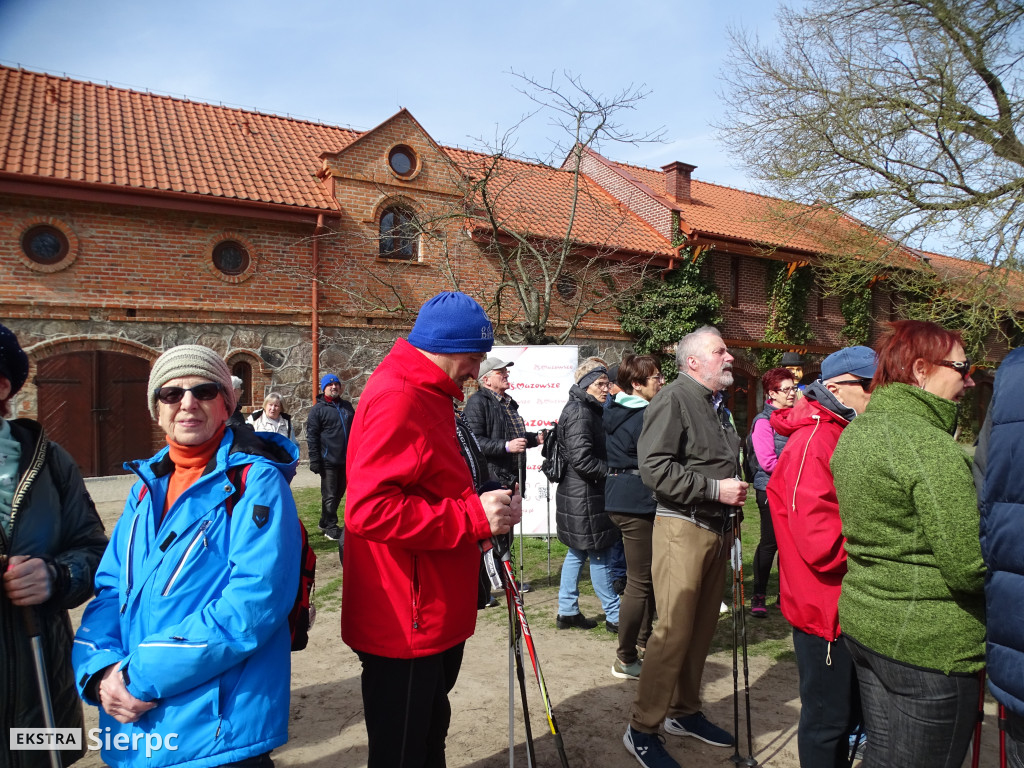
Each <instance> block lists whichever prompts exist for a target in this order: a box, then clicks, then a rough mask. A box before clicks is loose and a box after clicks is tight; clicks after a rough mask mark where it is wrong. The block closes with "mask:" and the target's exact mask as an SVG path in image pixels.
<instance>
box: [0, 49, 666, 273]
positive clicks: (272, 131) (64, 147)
mask: <svg viewBox="0 0 1024 768" xmlns="http://www.w3.org/2000/svg"><path fill="white" fill-rule="evenodd" d="M362 135H364V134H361V133H359V132H356V131H352V130H349V129H345V128H338V127H334V126H329V125H322V124H317V123H311V122H307V121H302V120H295V119H290V118H284V117H279V116H276V115H267V114H262V113H259V112H249V111H245V110H241V109H232V108H227V107H222V106H216V105H211V104H204V103H199V102H192V101H186V100H182V99H175V98H170V97H167V96H157V95H153V94H149V93H141V92H138V91H130V90H125V89H121V88H113V87H110V86H107V85H98V84H95V83H89V82H83V81H78V80H70V79H68V78H63V77H56V76H53V75H46V74H40V73H36V72H29V71H25V70H21V69H12V68H9V67H0V173H6V174H15V175H19V176H29V177H45V178H49V179H54V180H60V181H72V182H85V183H89V184H97V185H112V186H115V187H121V188H129V189H132V188H137V189H144V190H152V191H158V192H177V193H186V194H195V195H202V196H212V197H218V198H225V199H231V200H242V201H256V202H261V203H276V204H282V205H289V206H296V207H300V208H312V209H315V210H337V209H338V205H337V202H336V201H335V200H334V199H332V198H331V196H330V195H329V193H328V187H327V185H325V184H323V183H322V182H321V181H320V180H319V179H318V176H317V174H318V172H319V171H320V170H321V169H322V161H321V159H320V156H321V155H322V154H325V153H337V152H339V151H341V150H343V149H345V148H346V147H347V146H349V145H350V144H352V143H354V142H355V141H356V140H357V139H359V138H360V137H361V136H362ZM442 149H443V151H445V152H448V153H449V155H450V156H451V157H452V159H453V160H454V161H455V162H456V163H458V164H460V165H462V166H464V167H465V168H467V169H470V170H472V169H479V168H480V167H481V166H482V164H483V162H484V160H485V159H486V156H485V155H479V154H477V153H473V152H468V151H465V150H460V149H448V148H442ZM501 162H502V168H503V177H502V183H503V184H506V185H507V186H506V188H505V189H504V191H503V194H502V195H501V201H502V205H503V211H504V216H505V220H506V221H508V222H509V223H510V224H512V225H515V226H517V227H520V228H525V229H526V230H528V231H529V232H531V233H533V234H536V235H537V236H538V237H561V236H562V235H563V234H564V232H565V229H566V227H567V222H568V216H569V210H568V208H569V202H570V199H571V196H570V195H569V187H570V184H571V177H570V176H569V175H568V174H566V173H564V172H562V171H559V170H557V169H553V168H547V167H543V166H539V165H531V164H529V163H522V162H518V161H514V160H502V161H501ZM579 199H580V206H579V210H578V211H577V212H576V222H575V225H574V228H573V231H574V233H575V234H576V237H577V239H578V241H579V242H580V244H581V245H589V246H595V247H599V248H612V249H615V250H630V251H640V252H650V253H655V254H658V255H672V254H673V253H674V250H673V249H672V247H671V244H670V243H669V242H668V241H667V240H666V239H665V238H664V237H662V236H661V235H660V234H658V232H656V231H655V230H654V229H652V228H651V227H650V226H649V225H648V224H647V223H646V222H644V221H643V220H641V219H640V218H639V217H637V216H636V215H634V214H632V213H630V212H628V211H626V210H625V209H623V208H622V207H621V206H620V205H619V204H618V202H617V201H615V200H614V199H613V198H612V197H610V196H609V195H608V194H607V193H606V192H604V190H602V189H600V187H598V186H597V185H596V184H594V183H593V182H592V181H591V180H589V179H584V183H583V193H582V194H581V195H580V198H579Z"/></svg>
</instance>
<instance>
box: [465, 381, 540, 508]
mask: <svg viewBox="0 0 1024 768" xmlns="http://www.w3.org/2000/svg"><path fill="white" fill-rule="evenodd" d="M509 399H510V400H512V398H511V397H510V398H509ZM512 409H513V410H514V411H517V412H518V411H519V403H517V402H516V401H515V400H512ZM462 416H463V418H465V420H466V424H468V425H469V428H470V429H471V430H473V434H474V435H475V436H476V439H477V442H478V443H479V444H480V448H481V450H482V451H483V452H484V456H486V457H487V463H488V465H490V470H491V477H493V478H494V479H495V480H497V481H498V482H500V483H502V484H503V485H507V486H509V487H510V488H511V487H512V483H514V482H515V481H516V479H517V478H518V476H519V470H518V462H519V456H524V455H525V454H519V453H507V452H506V451H505V443H506V442H507V441H508V440H509V435H508V434H506V432H505V407H504V406H503V405H502V404H501V401H500V400H498V396H497V395H496V394H494V393H493V392H491V391H490V390H489V389H487V388H486V387H481V388H480V389H479V390H477V391H476V392H475V393H474V394H473V395H472V396H471V397H470V398H469V400H467V401H466V407H465V408H464V409H463V410H462ZM525 437H526V447H527V448H534V447H536V446H537V444H538V443H537V433H536V432H527V433H526V435H525Z"/></svg>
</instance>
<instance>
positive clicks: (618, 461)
mask: <svg viewBox="0 0 1024 768" xmlns="http://www.w3.org/2000/svg"><path fill="white" fill-rule="evenodd" d="M635 400H641V398H639V397H637V398H635ZM646 405H647V404H646V403H644V404H643V406H641V407H638V408H630V407H629V406H626V405H622V404H621V403H620V402H618V401H614V402H612V404H611V405H609V406H608V407H607V408H605V409H604V431H605V435H606V440H607V446H608V470H609V473H610V474H609V475H608V482H607V483H606V484H605V489H604V506H605V509H607V510H608V511H609V512H615V513H617V514H620V515H651V516H653V515H654V511H655V509H656V508H657V503H656V502H655V501H654V494H653V493H652V492H651V489H650V488H648V487H647V486H646V485H644V481H643V480H641V479H640V464H639V462H638V461H637V456H636V443H637V441H638V440H639V439H640V431H641V430H642V429H643V428H644V413H645V412H646V411H647V408H646Z"/></svg>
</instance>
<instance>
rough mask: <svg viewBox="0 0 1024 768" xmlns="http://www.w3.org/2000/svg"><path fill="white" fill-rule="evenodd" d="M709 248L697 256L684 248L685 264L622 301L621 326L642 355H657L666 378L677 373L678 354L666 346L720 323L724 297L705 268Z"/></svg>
mask: <svg viewBox="0 0 1024 768" xmlns="http://www.w3.org/2000/svg"><path fill="white" fill-rule="evenodd" d="M708 253H709V251H703V252H702V253H700V255H698V256H697V257H696V258H694V257H693V253H692V250H691V249H689V248H684V249H683V250H682V251H681V252H680V257H681V262H682V263H681V264H680V265H679V267H678V268H677V269H675V270H673V271H672V272H670V273H669V274H667V275H665V278H664V279H663V280H647V281H645V282H644V284H643V285H642V286H641V288H640V289H639V290H638V291H636V292H635V293H633V294H632V295H630V296H628V297H626V298H625V299H623V300H622V301H620V302H619V303H618V305H617V308H618V310H619V327H621V328H622V331H623V333H627V334H629V335H630V336H631V337H632V338H633V340H634V345H633V346H634V348H635V349H636V351H637V353H638V354H641V355H655V356H656V357H658V359H659V360H660V361H661V370H662V373H664V374H665V378H666V379H669V380H671V379H674V378H675V376H676V360H675V357H674V356H673V355H671V354H669V353H666V352H665V350H666V349H668V348H671V347H672V345H673V344H675V343H676V342H678V341H679V339H680V338H682V337H683V336H684V335H686V334H687V333H690V332H691V331H695V330H696V329H697V328H700V327H701V326H702V325H718V324H720V323H721V322H722V314H721V312H720V309H721V306H722V299H721V297H720V296H719V295H718V290H717V288H716V287H715V284H714V283H713V282H711V281H710V280H708V279H707V278H706V277H704V275H703V274H702V272H701V265H702V264H703V263H704V261H705V259H706V258H707V255H708Z"/></svg>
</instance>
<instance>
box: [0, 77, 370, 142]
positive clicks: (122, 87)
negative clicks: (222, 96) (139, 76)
mask: <svg viewBox="0 0 1024 768" xmlns="http://www.w3.org/2000/svg"><path fill="white" fill-rule="evenodd" d="M0 69H6V70H9V71H11V72H18V73H21V74H25V75H35V76H37V77H45V78H55V79H57V80H64V81H67V82H74V83H80V84H82V85H88V86H92V87H93V88H103V89H106V90H108V91H120V92H122V93H135V94H138V95H140V96H149V97H151V98H154V99H167V100H170V101H176V102H179V103H182V104H199V105H202V106H207V107H211V108H213V109H223V110H225V111H228V112H241V113H243V114H247V115H258V116H260V117H272V118H276V119H278V120H287V121H288V122H292V123H304V124H307V125H319V126H322V127H325V128H337V129H339V130H343V131H351V132H352V133H356V134H360V135H362V134H363V133H366V131H367V130H369V129H366V128H363V129H360V128H356V127H354V126H352V125H343V124H334V123H328V122H324V121H323V120H321V119H319V118H313V117H308V116H304V115H303V116H300V115H292V114H291V113H290V112H286V113H284V114H281V113H279V112H265V111H262V110H259V109H257V108H255V107H245V106H243V105H241V104H231V103H230V102H228V103H225V102H223V101H220V102H214V101H211V100H206V99H196V98H189V97H188V95H187V94H181V95H178V96H176V95H174V94H172V93H166V92H160V91H155V90H153V89H152V88H144V87H142V86H135V85H130V84H128V83H112V82H111V81H109V80H104V81H103V82H97V81H95V80H92V79H89V78H86V77H82V76H79V75H73V76H72V75H68V73H67V72H62V73H60V74H57V73H55V72H47V71H40V70H36V69H28V68H26V67H23V66H21V65H17V66H11V65H10V64H8V63H5V60H4V59H0Z"/></svg>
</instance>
